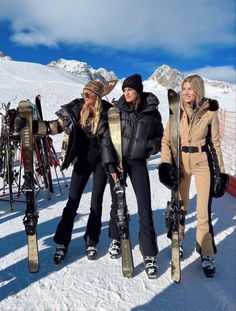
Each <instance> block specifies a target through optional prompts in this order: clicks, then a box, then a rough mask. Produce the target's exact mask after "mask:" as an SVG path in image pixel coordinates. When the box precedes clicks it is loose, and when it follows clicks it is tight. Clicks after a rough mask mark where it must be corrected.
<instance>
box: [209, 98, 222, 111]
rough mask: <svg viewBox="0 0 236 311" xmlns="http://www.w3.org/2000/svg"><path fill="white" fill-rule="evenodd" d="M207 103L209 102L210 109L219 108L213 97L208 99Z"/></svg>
mask: <svg viewBox="0 0 236 311" xmlns="http://www.w3.org/2000/svg"><path fill="white" fill-rule="evenodd" d="M208 103H209V110H210V111H216V110H218V109H219V104H218V101H217V100H215V99H208Z"/></svg>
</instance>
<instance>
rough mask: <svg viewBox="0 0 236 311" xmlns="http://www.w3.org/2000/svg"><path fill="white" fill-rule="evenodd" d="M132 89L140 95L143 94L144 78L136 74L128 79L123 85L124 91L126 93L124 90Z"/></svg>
mask: <svg viewBox="0 0 236 311" xmlns="http://www.w3.org/2000/svg"><path fill="white" fill-rule="evenodd" d="M126 87H130V88H131V89H134V90H135V91H137V92H138V93H139V94H140V93H142V92H143V83H142V77H141V76H140V75H139V74H137V73H136V74H134V75H132V76H129V77H128V78H126V79H125V80H124V82H123V84H122V91H124V88H126Z"/></svg>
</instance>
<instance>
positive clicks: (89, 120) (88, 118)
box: [80, 96, 102, 134]
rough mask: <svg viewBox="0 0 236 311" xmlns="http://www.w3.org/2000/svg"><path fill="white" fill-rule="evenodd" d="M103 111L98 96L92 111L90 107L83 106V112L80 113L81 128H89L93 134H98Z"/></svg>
mask: <svg viewBox="0 0 236 311" xmlns="http://www.w3.org/2000/svg"><path fill="white" fill-rule="evenodd" d="M101 110H102V101H101V99H100V98H99V97H98V96H97V99H96V102H95V104H94V107H93V109H92V110H91V108H90V107H89V106H87V105H83V107H82V110H81V112H80V126H81V127H86V126H89V127H90V130H91V132H92V134H96V131H97V127H98V122H99V120H100V115H101Z"/></svg>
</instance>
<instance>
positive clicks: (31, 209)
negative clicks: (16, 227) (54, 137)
mask: <svg viewBox="0 0 236 311" xmlns="http://www.w3.org/2000/svg"><path fill="white" fill-rule="evenodd" d="M18 112H19V116H20V117H23V118H25V119H26V120H27V124H26V126H25V127H24V128H23V129H22V131H21V150H22V158H23V166H24V185H23V191H24V193H25V196H26V210H25V216H24V219H23V223H24V226H25V232H26V235H27V239H28V268H29V271H30V272H32V273H34V272H38V270H39V256H38V241H37V223H38V212H37V208H36V201H35V195H34V173H33V131H32V122H33V109H32V106H31V104H30V102H29V101H21V102H20V103H19V105H18Z"/></svg>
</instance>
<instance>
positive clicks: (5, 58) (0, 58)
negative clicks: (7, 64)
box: [0, 51, 12, 60]
mask: <svg viewBox="0 0 236 311" xmlns="http://www.w3.org/2000/svg"><path fill="white" fill-rule="evenodd" d="M0 60H12V58H11V57H10V56H6V55H5V54H4V53H3V52H1V51H0Z"/></svg>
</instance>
